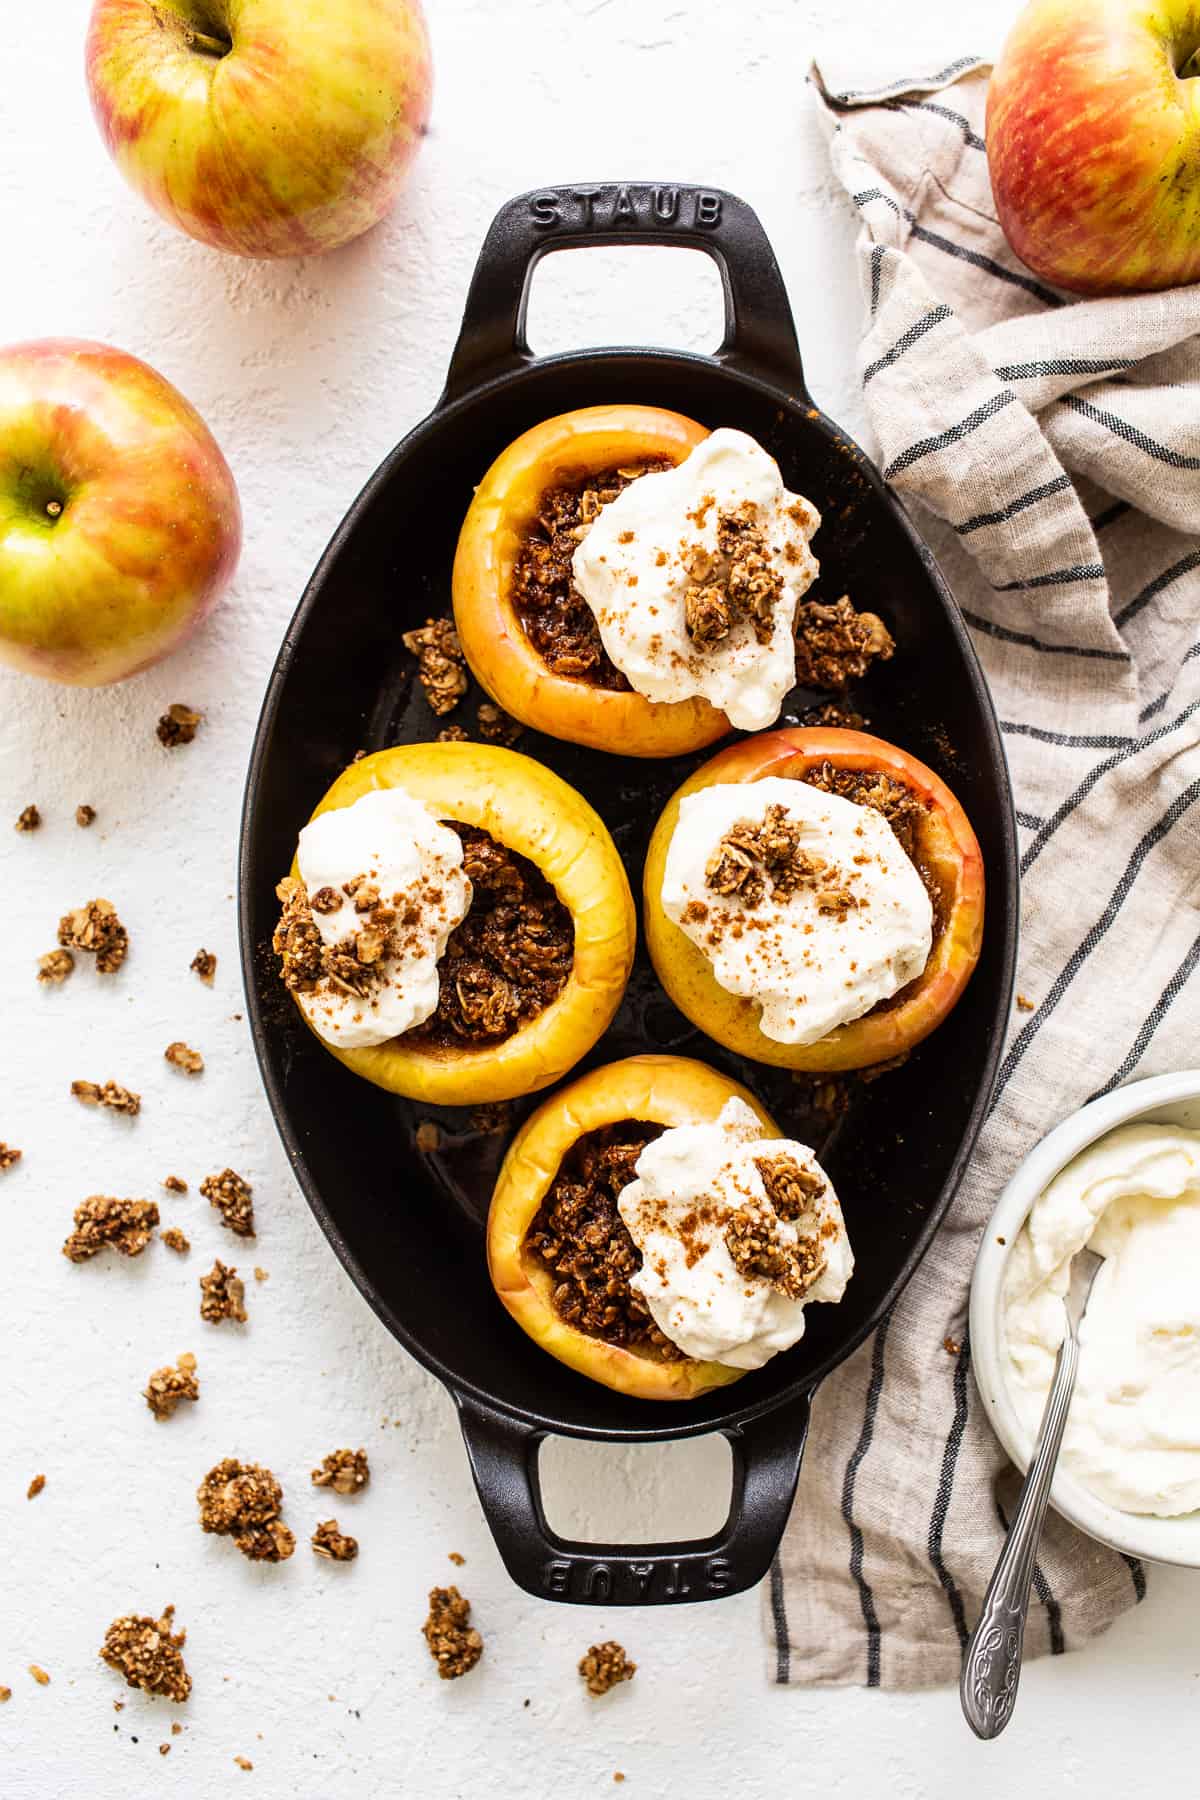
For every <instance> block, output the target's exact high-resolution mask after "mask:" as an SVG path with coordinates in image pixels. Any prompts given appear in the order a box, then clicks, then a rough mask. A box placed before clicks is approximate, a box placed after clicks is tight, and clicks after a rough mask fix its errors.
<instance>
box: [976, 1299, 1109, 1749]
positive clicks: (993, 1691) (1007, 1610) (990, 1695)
mask: <svg viewBox="0 0 1200 1800" xmlns="http://www.w3.org/2000/svg"><path fill="white" fill-rule="evenodd" d="M1078 1368H1079V1340H1078V1338H1077V1337H1076V1335H1075V1333H1074V1332H1073V1331H1068V1332H1067V1335H1066V1336H1065V1337H1064V1338H1063V1341H1062V1346H1061V1348H1060V1350H1059V1352H1058V1360H1057V1361H1056V1362H1055V1365H1054V1379H1053V1381H1052V1382H1051V1384H1050V1392H1049V1394H1048V1395H1047V1396H1046V1410H1045V1412H1044V1413H1043V1414H1042V1423H1041V1427H1040V1429H1039V1431H1038V1436H1037V1443H1036V1444H1035V1445H1034V1449H1033V1457H1032V1459H1031V1461H1030V1464H1029V1469H1028V1471H1027V1473H1026V1476H1025V1485H1024V1487H1023V1488H1022V1489H1021V1499H1020V1502H1019V1504H1018V1506H1017V1510H1016V1512H1015V1513H1014V1515H1013V1521H1012V1524H1011V1525H1010V1526H1009V1528H1008V1537H1007V1538H1006V1539H1005V1542H1004V1548H1003V1550H1002V1551H1001V1552H1000V1560H999V1562H998V1563H997V1564H996V1571H995V1574H994V1575H993V1576H992V1579H991V1581H990V1583H989V1584H988V1591H987V1593H986V1594H985V1596H984V1601H983V1611H982V1612H981V1614H980V1616H979V1623H978V1625H977V1626H976V1627H975V1630H974V1632H973V1634H972V1636H971V1641H970V1643H969V1644H968V1645H967V1650H966V1655H965V1657H964V1659H963V1667H962V1677H961V1679H960V1681H959V1686H958V1691H959V1696H960V1698H961V1700H962V1709H963V1712H964V1714H965V1715H966V1720H967V1723H968V1725H969V1726H970V1727H971V1730H972V1731H973V1732H974V1733H975V1735H976V1737H981V1738H994V1737H999V1735H1000V1733H1001V1732H1002V1731H1003V1730H1004V1727H1005V1726H1006V1725H1007V1724H1008V1721H1009V1719H1010V1718H1011V1717H1012V1710H1013V1706H1014V1705H1015V1703H1016V1698H1017V1683H1018V1682H1019V1680H1020V1679H1021V1648H1022V1645H1023V1644H1024V1641H1025V1619H1026V1615H1027V1614H1028V1611H1029V1590H1030V1588H1031V1586H1032V1585H1033V1570H1034V1565H1035V1563H1036V1562H1037V1551H1038V1543H1039V1541H1040V1539H1041V1535H1042V1521H1043V1520H1044V1518H1045V1517H1046V1507H1047V1505H1048V1504H1049V1500H1050V1483H1051V1481H1052V1480H1053V1478H1054V1465H1055V1463H1056V1462H1057V1461H1058V1452H1059V1446H1060V1445H1061V1444H1062V1438H1063V1432H1064V1430H1065V1429H1066V1424H1067V1412H1068V1410H1069V1408H1070V1405H1071V1395H1072V1392H1073V1391H1074V1387H1075V1375H1076V1372H1077V1370H1078Z"/></svg>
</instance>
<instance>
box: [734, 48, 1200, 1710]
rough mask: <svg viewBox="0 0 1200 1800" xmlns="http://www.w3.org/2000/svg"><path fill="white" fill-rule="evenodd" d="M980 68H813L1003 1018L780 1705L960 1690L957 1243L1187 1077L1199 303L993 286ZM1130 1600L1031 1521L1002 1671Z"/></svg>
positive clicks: (805, 1527)
mask: <svg viewBox="0 0 1200 1800" xmlns="http://www.w3.org/2000/svg"><path fill="white" fill-rule="evenodd" d="M914 61H916V59H915V58H914ZM918 66H919V65H918ZM988 66H989V65H988V64H987V62H986V61H985V60H984V59H983V58H980V57H973V56H970V57H969V56H961V57H958V58H956V59H953V60H943V61H942V62H941V64H940V65H939V63H938V62H937V61H936V60H934V61H931V62H930V64H929V68H930V73H929V74H928V75H927V76H925V77H923V78H920V77H916V76H915V75H914V70H913V68H912V67H911V66H910V67H909V68H907V69H905V70H904V71H903V72H902V73H903V79H901V80H898V81H890V82H885V83H883V84H881V85H877V86H867V85H865V78H864V76H863V72H862V65H861V59H858V60H855V58H853V57H852V58H851V59H849V60H848V61H847V63H846V65H845V66H844V67H838V66H837V65H836V62H835V59H833V58H828V59H823V60H822V63H821V65H820V67H819V68H816V69H814V72H813V82H814V86H815V88H816V91H817V96H818V101H819V104H820V106H821V109H822V112H823V116H824V118H825V121H826V123H827V125H828V127H829V131H830V145H831V154H832V158H833V163H834V167H835V169H836V171H837V174H838V175H839V177H840V178H841V180H842V181H843V182H844V183H845V186H846V189H847V191H848V193H849V194H850V196H851V198H852V200H853V202H854V204H855V206H856V207H857V208H858V210H859V213H860V217H861V232H860V236H859V243H858V249H859V258H860V265H861V274H862V279H863V286H864V289H865V298H866V321H865V325H864V330H863V337H862V344H861V350H860V358H859V360H860V371H861V377H862V382H863V397H864V402H865V406H866V410H867V413H868V416H869V420H870V424H871V427H872V430H873V432H874V436H875V438H876V440H877V450H878V456H879V460H880V463H881V465H882V467H883V470H884V473H885V474H886V476H887V478H888V479H889V480H890V481H891V482H892V483H893V484H894V486H895V487H896V488H897V489H898V490H899V492H900V493H901V494H902V495H903V497H904V498H905V500H906V501H909V502H910V503H911V502H912V501H919V502H920V507H919V508H918V512H919V516H920V522H921V525H922V528H923V529H924V530H925V531H926V534H927V536H928V537H929V539H930V542H931V543H932V545H933V548H934V550H935V552H936V553H937V555H938V557H939V559H940V561H941V565H942V567H943V569H944V570H945V572H946V574H947V576H948V578H949V580H950V582H951V585H952V586H953V588H954V589H955V592H956V594H957V596H958V598H959V601H960V604H961V606H962V608H963V612H964V616H965V617H966V619H967V622H968V624H969V625H970V627H971V629H972V635H973V637H974V640H975V645H976V648H977V650H978V652H979V655H980V658H981V660H982V662H983V666H984V669H985V670H986V673H987V676H988V679H989V681H990V683H991V687H992V692H993V694H994V696H995V700H996V705H997V709H998V711H999V714H1000V719H1001V728H1002V731H1003V733H1004V739H1005V744H1006V746H1007V750H1008V756H1009V760H1010V764H1011V767H1012V774H1013V781H1014V786H1015V791H1016V796H1017V805H1018V807H1019V809H1020V810H1019V812H1018V815H1017V817H1018V820H1019V824H1020V830H1021V849H1022V859H1021V866H1022V875H1023V883H1024V895H1023V901H1022V950H1021V963H1020V978H1019V983H1018V986H1019V991H1020V993H1021V995H1022V997H1023V998H1022V1005H1023V1007H1024V1010H1018V1011H1017V1012H1016V1013H1015V1014H1014V1017H1013V1019H1012V1022H1011V1029H1010V1037H1009V1042H1008V1045H1007V1048H1006V1053H1005V1056H1004V1059H1003V1064H1002V1068H1001V1072H1000V1077H999V1086H998V1091H997V1095H996V1099H995V1102H994V1106H993V1110H992V1112H991V1115H990V1117H989V1120H988V1123H987V1125H986V1127H985V1130H984V1133H983V1135H982V1137H981V1139H980V1142H979V1148H978V1151H977V1153H976V1156H975V1160H974V1163H973V1165H972V1167H971V1170H970V1173H969V1175H968V1176H967V1179H966V1180H965V1182H964V1183H963V1187H962V1190H961V1193H960V1195H959V1197H958V1199H957V1200H956V1202H955V1205H954V1207H953V1208H952V1210H951V1212H950V1215H949V1218H948V1220H947V1222H946V1224H945V1226H944V1227H943V1229H942V1231H941V1233H940V1234H939V1237H938V1239H937V1241H936V1243H935V1244H934V1247H933V1249H932V1250H931V1251H930V1254H929V1255H928V1257H927V1258H926V1259H925V1262H924V1263H923V1265H922V1267H921V1268H920V1269H919V1270H918V1272H917V1274H916V1276H915V1277H914V1279H913V1281H912V1283H911V1285H910V1286H909V1288H908V1289H907V1291H906V1292H905V1294H904V1296H903V1298H902V1300H901V1301H900V1303H899V1305H898V1306H897V1307H896V1309H895V1311H894V1312H893V1314H892V1315H891V1317H890V1319H889V1320H887V1321H886V1322H885V1324H884V1325H882V1326H881V1327H880V1328H879V1330H878V1331H877V1332H876V1333H875V1335H874V1337H873V1339H871V1340H870V1341H869V1342H868V1343H866V1344H865V1345H863V1347H862V1348H861V1350H860V1351H859V1352H858V1353H857V1354H856V1355H855V1356H854V1357H853V1358H852V1359H851V1360H850V1362H848V1363H847V1364H846V1365H845V1366H844V1367H843V1368H842V1369H840V1370H838V1371H837V1372H836V1373H835V1374H834V1375H833V1376H832V1377H831V1378H830V1379H829V1380H828V1381H827V1382H826V1383H825V1384H824V1385H823V1387H822V1388H821V1390H820V1393H819V1396H818V1398H817V1401H816V1405H815V1408H814V1415H813V1425H812V1432H811V1436H810V1439H809V1444H808V1450H807V1454H806V1456H805V1463H804V1470H803V1473H802V1475H801V1480H800V1493H799V1498H798V1501H797V1505H796V1510H795V1514H794V1517H793V1520H792V1523H791V1524H790V1526H789V1528H788V1533H787V1536H786V1538H785V1540H784V1545H783V1549H782V1551H781V1554H780V1557H779V1559H778V1562H777V1564H776V1567H775V1569H774V1571H773V1573H772V1579H771V1582H770V1585H769V1588H768V1589H767V1590H766V1605H765V1617H766V1628H767V1632H768V1638H769V1668H770V1675H771V1678H772V1679H773V1680H776V1681H778V1682H780V1683H788V1682H794V1683H798V1684H836V1683H844V1682H855V1683H865V1684H866V1685H868V1686H882V1687H897V1688H904V1687H922V1686H934V1685H937V1684H940V1683H946V1682H950V1681H953V1680H955V1679H956V1678H957V1675H958V1670H959V1663H960V1657H961V1651H962V1647H963V1645H964V1643H965V1641H966V1638H967V1635H968V1633H969V1631H970V1629H971V1628H972V1626H973V1625H974V1623H975V1620H976V1618H977V1616H978V1610H979V1606H980V1603H981V1600H982V1596H983V1593H984V1590H985V1588H986V1585H987V1582H988V1579H989V1576H990V1574H991V1571H992V1568H993V1565H994V1563H995V1560H996V1556H997V1554H998V1552H999V1549H1000V1545H1001V1540H1002V1535H1003V1531H1004V1528H1005V1519H1006V1517H1007V1516H1008V1513H1009V1510H1010V1508H1011V1505H1012V1503H1013V1497H1014V1493H1015V1489H1016V1476H1015V1473H1014V1471H1013V1470H1012V1469H1011V1468H1010V1467H1009V1465H1008V1463H1007V1459H1006V1457H1005V1455H1004V1453H1003V1451H1002V1450H1001V1448H1000V1446H999V1444H998V1443H997V1442H996V1440H995V1438H994V1437H993V1435H992V1433H991V1430H990V1428H989V1426H988V1423H987V1420H986V1418H985V1416H984V1414H983V1410H982V1406H981V1404H980V1401H979V1397H978V1395H977V1393H976V1392H975V1389H974V1384H973V1381H972V1378H971V1352H970V1344H969V1341H968V1337H967V1317H966V1309H967V1292H968V1283H969V1280H970V1274H971V1266H972V1261H973V1258H974V1253H975V1248H976V1245H977V1243H978V1240H979V1236H980V1232H981V1229H982V1227H983V1225H984V1223H985V1221H986V1219H987V1216H988V1213H989V1211H990V1208H991V1206H992V1203H993V1201H994V1199H995V1197H996V1195H997V1193H998V1192H999V1190H1000V1188H1001V1187H1002V1186H1003V1184H1004V1182H1005V1181H1006V1180H1007V1178H1008V1177H1009V1175H1010V1174H1011V1173H1012V1171H1013V1169H1014V1168H1015V1166H1016V1165H1017V1163H1018V1162H1019V1161H1020V1160H1021V1158H1022V1157H1023V1156H1024V1154H1025V1153H1026V1152H1027V1151H1028V1149H1029V1148H1030V1146H1031V1145H1032V1144H1033V1143H1034V1142H1035V1140H1036V1139H1038V1138H1040V1137H1041V1136H1042V1135H1043V1134H1044V1133H1045V1132H1046V1131H1047V1130H1048V1129H1049V1128H1050V1127H1051V1126H1052V1125H1054V1124H1055V1123H1056V1122H1057V1121H1058V1120H1059V1119H1061V1118H1062V1117H1063V1116H1064V1115H1065V1114H1067V1113H1069V1112H1071V1111H1072V1110H1073V1109H1074V1108H1076V1107H1078V1106H1079V1105H1081V1104H1082V1103H1083V1102H1084V1101H1085V1100H1088V1099H1090V1098H1092V1097H1093V1096H1095V1095H1098V1094H1104V1093H1107V1092H1108V1091H1109V1090H1110V1089H1111V1088H1114V1087H1116V1086H1117V1085H1118V1084H1120V1083H1122V1082H1124V1081H1127V1080H1129V1079H1130V1078H1131V1077H1134V1076H1141V1075H1148V1074H1152V1073H1158V1072H1160V1071H1163V1070H1167V1069H1171V1068H1181V1067H1186V1066H1188V1065H1195V1064H1200V980H1196V979H1193V977H1194V972H1195V970H1196V966H1197V963H1198V962H1200V537H1198V536H1197V535H1196V533H1197V530H1198V529H1200V480H1198V472H1200V343H1198V341H1197V337H1196V333H1197V330H1198V329H1200V288H1195V287H1193V288H1187V289H1180V290H1176V291H1175V292H1173V293H1165V294H1153V295H1144V296H1137V297H1129V298H1120V299H1108V300H1096V301H1088V302H1081V301H1077V300H1073V299H1071V297H1070V296H1068V295H1064V294H1062V293H1058V292H1055V291H1053V290H1052V289H1050V288H1048V287H1046V286H1045V285H1044V284H1043V283H1041V282H1040V281H1038V280H1036V279H1035V278H1034V277H1033V276H1032V275H1031V274H1030V272H1029V271H1028V270H1027V269H1026V268H1024V267H1023V265H1021V264H1020V263H1019V262H1018V261H1017V259H1016V258H1015V257H1014V255H1013V254H1012V252H1011V251H1010V250H1009V248H1008V246H1007V244H1006V242H1005V240H1004V237H1003V235H1002V233H1001V231H1000V228H999V226H998V225H997V223H996V220H995V217H994V213H993V207H992V199H991V190H990V186H989V182H988V173H987V159H986V155H985V151H984V141H983V131H984V108H985V97H986V91H987V74H988ZM1025 997H1027V999H1026V998H1025ZM944 1344H948V1345H949V1346H951V1349H947V1348H945V1347H944ZM954 1345H960V1346H961V1349H960V1350H959V1351H958V1354H957V1355H955V1354H953V1353H952V1347H953V1346H954ZM1145 1583H1146V1576H1145V1572H1144V1571H1143V1569H1142V1568H1141V1566H1140V1565H1139V1564H1137V1563H1136V1562H1134V1561H1132V1560H1131V1559H1129V1558H1126V1557H1123V1556H1119V1555H1117V1554H1116V1553H1115V1552H1111V1551H1108V1550H1106V1549H1102V1548H1101V1547H1100V1546H1099V1545H1097V1544H1094V1543H1092V1542H1091V1541H1090V1540H1089V1539H1087V1538H1085V1537H1083V1536H1082V1535H1081V1534H1079V1533H1077V1532H1076V1531H1075V1530H1074V1529H1073V1528H1072V1527H1070V1526H1069V1525H1067V1524H1066V1523H1065V1522H1064V1521H1063V1520H1062V1519H1060V1518H1059V1517H1058V1516H1057V1515H1056V1514H1054V1513H1051V1514H1050V1516H1049V1521H1048V1525H1047V1530H1046V1534H1045V1537H1044V1538H1043V1541H1042V1550H1041V1558H1040V1565H1039V1567H1038V1570H1037V1574H1036V1578H1035V1595H1036V1600H1035V1605H1034V1607H1033V1609H1032V1612H1031V1615H1030V1622H1029V1630H1028V1634H1027V1638H1026V1654H1027V1655H1037V1654H1042V1653H1044V1652H1047V1651H1049V1652H1052V1653H1055V1654H1057V1653H1060V1652H1061V1651H1063V1650H1067V1649H1074V1648H1076V1647H1077V1646H1079V1645H1080V1644H1082V1643H1084V1642H1085V1641H1086V1640H1087V1639H1088V1638H1090V1637H1092V1636H1094V1635H1095V1634H1096V1633H1097V1632H1099V1631H1102V1630H1104V1629H1105V1628H1106V1627H1107V1626H1108V1625H1109V1624H1110V1623H1111V1621H1112V1620H1113V1619H1114V1618H1115V1617H1116V1615H1117V1614H1119V1613H1120V1612H1122V1611H1124V1610H1125V1608H1126V1607H1128V1606H1131V1605H1132V1604H1134V1602H1135V1601H1137V1600H1140V1599H1141V1597H1142V1595H1143V1594H1144V1592H1145Z"/></svg>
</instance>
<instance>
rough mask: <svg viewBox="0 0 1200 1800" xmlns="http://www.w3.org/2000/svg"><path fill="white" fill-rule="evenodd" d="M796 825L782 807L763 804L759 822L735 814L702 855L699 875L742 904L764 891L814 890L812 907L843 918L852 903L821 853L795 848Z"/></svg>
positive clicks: (778, 894)
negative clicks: (704, 864)
mask: <svg viewBox="0 0 1200 1800" xmlns="http://www.w3.org/2000/svg"><path fill="white" fill-rule="evenodd" d="M801 836H802V832H801V828H800V826H799V825H798V824H797V823H796V822H795V820H793V819H789V818H788V815H787V811H786V809H785V808H784V807H782V806H768V808H767V810H766V814H765V815H764V817H763V820H762V823H761V824H756V823H755V822H754V821H753V820H752V819H739V820H738V822H737V823H736V824H735V825H732V826H731V827H730V829H729V830H728V831H727V832H726V833H725V836H724V837H723V838H722V839H721V841H720V843H719V844H718V845H717V847H716V849H715V850H714V851H713V853H712V855H711V856H710V857H709V859H708V865H707V867H706V868H705V871H704V875H705V880H706V882H707V884H708V886H709V887H710V888H711V889H712V890H713V892H714V893H715V894H722V895H724V896H725V897H726V898H728V897H729V896H730V895H733V894H736V895H737V896H738V898H739V899H740V900H741V902H742V904H743V905H744V906H747V907H753V906H757V905H759V903H760V902H761V901H762V900H763V899H764V898H765V897H766V896H767V894H768V893H769V894H770V896H771V898H772V899H775V900H787V899H789V898H790V897H791V895H793V894H797V893H799V892H800V891H801V889H804V888H807V889H809V890H811V891H813V892H815V894H816V897H817V908H818V911H820V912H823V913H834V914H836V915H837V916H838V917H844V916H845V915H846V913H848V912H850V911H852V910H853V908H854V906H855V905H856V904H857V902H856V901H855V899H854V896H853V894H851V893H850V891H849V890H848V888H847V887H846V886H845V885H844V883H842V882H841V881H839V880H838V879H837V872H836V870H835V869H834V867H833V865H832V864H831V863H829V862H827V861H826V860H825V858H824V857H823V856H816V855H814V854H813V852H812V851H810V850H804V849H802V848H801V845H800V839H801Z"/></svg>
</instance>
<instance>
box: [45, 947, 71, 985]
mask: <svg viewBox="0 0 1200 1800" xmlns="http://www.w3.org/2000/svg"><path fill="white" fill-rule="evenodd" d="M74 967H75V958H74V957H73V956H72V955H71V952H70V951H69V950H47V952H46V954H45V956H39V957H38V980H39V981H40V982H41V983H42V985H43V986H45V985H46V984H48V983H50V982H53V983H55V984H56V985H57V984H58V983H59V982H62V981H65V980H66V979H67V976H68V975H69V974H70V973H71V970H72V969H73V968H74Z"/></svg>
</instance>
